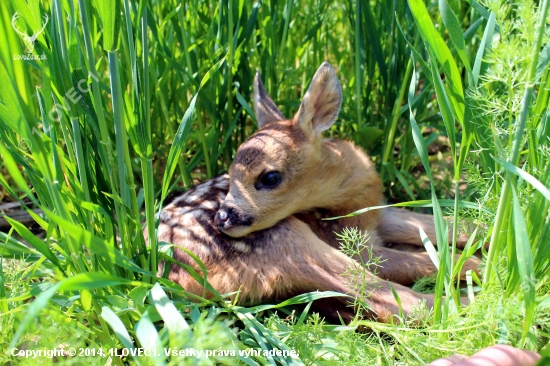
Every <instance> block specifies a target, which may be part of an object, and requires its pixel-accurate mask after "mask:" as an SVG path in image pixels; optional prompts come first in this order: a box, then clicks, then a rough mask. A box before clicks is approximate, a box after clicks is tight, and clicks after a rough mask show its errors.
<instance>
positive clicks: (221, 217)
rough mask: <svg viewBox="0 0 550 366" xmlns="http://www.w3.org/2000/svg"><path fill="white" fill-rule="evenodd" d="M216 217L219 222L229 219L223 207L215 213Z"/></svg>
mask: <svg viewBox="0 0 550 366" xmlns="http://www.w3.org/2000/svg"><path fill="white" fill-rule="evenodd" d="M217 219H218V220H219V221H220V222H226V221H227V220H229V215H228V214H227V212H226V211H225V210H224V209H220V210H219V211H218V214H217Z"/></svg>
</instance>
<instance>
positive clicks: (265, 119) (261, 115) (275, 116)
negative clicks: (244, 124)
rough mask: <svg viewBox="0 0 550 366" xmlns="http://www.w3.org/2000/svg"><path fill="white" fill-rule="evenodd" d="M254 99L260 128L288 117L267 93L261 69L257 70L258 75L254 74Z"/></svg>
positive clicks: (255, 112)
mask: <svg viewBox="0 0 550 366" xmlns="http://www.w3.org/2000/svg"><path fill="white" fill-rule="evenodd" d="M252 99H253V100H254V114H256V120H257V121H258V128H261V127H262V126H263V125H265V124H266V123H269V122H274V121H282V120H284V119H286V118H285V117H284V116H283V114H282V113H281V111H279V109H278V108H277V106H276V105H275V103H273V100H272V99H271V97H270V96H269V94H267V91H266V90H265V88H264V84H263V83H262V77H261V75H260V72H259V71H256V76H254V85H253V97H252Z"/></svg>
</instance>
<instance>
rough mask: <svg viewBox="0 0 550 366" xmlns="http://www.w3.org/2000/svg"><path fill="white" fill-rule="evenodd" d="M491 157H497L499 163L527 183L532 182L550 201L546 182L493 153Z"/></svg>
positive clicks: (549, 191) (549, 192)
mask: <svg viewBox="0 0 550 366" xmlns="http://www.w3.org/2000/svg"><path fill="white" fill-rule="evenodd" d="M491 157H492V158H493V159H495V161H496V162H497V163H499V164H500V165H502V166H503V167H504V169H506V170H507V171H509V172H510V173H512V174H515V175H517V176H518V177H520V178H521V179H523V180H524V181H526V182H527V183H529V184H531V185H532V186H533V188H535V189H536V190H537V191H539V192H540V194H542V195H543V196H544V198H546V199H547V200H549V201H550V189H548V188H547V187H546V186H545V185H544V184H542V183H541V182H540V181H539V180H538V179H537V178H535V177H533V176H532V175H531V174H529V173H527V172H526V171H525V170H523V169H520V168H518V167H517V166H515V165H513V164H510V163H508V162H507V161H504V160H502V159H499V158H497V157H494V156H492V155H491Z"/></svg>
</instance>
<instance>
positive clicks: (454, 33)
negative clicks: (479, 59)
mask: <svg viewBox="0 0 550 366" xmlns="http://www.w3.org/2000/svg"><path fill="white" fill-rule="evenodd" d="M439 11H440V12H441V18H442V19H443V24H445V27H446V28H447V30H448V31H449V36H450V38H451V41H452V42H453V44H454V46H455V48H456V51H457V53H458V56H460V59H461V60H462V62H463V63H464V66H465V67H466V70H468V73H469V74H471V72H472V68H471V67H470V62H469V60H468V56H466V44H465V42H464V35H463V34H462V29H461V28H460V23H459V21H458V19H457V18H456V15H455V13H454V12H453V10H452V9H451V7H450V6H449V4H448V3H447V0H439Z"/></svg>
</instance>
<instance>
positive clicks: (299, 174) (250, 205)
mask: <svg viewBox="0 0 550 366" xmlns="http://www.w3.org/2000/svg"><path fill="white" fill-rule="evenodd" d="M253 99H254V101H253V103H254V111H255V114H256V118H257V121H258V126H259V130H258V131H257V132H256V133H254V134H253V135H252V136H251V137H250V138H249V139H248V140H247V141H246V142H244V143H243V144H242V145H241V146H240V148H239V149H238V151H237V155H236V157H235V160H234V162H233V164H232V165H231V167H230V169H229V174H225V175H222V176H220V177H217V178H214V179H211V180H209V181H207V182H205V183H202V184H199V185H198V186H196V187H194V188H192V189H190V190H188V191H186V192H185V193H184V194H182V195H180V196H179V197H177V198H176V199H175V200H174V201H173V202H171V203H170V204H169V205H167V206H166V207H164V209H163V210H162V211H161V213H160V226H159V230H158V235H159V240H161V241H165V242H170V243H173V244H175V245H176V247H175V251H174V259H175V260H177V261H179V262H181V263H183V264H186V265H188V266H194V267H198V266H197V263H196V262H195V261H194V260H193V259H192V258H191V256H189V255H188V254H187V253H186V252H185V251H182V250H180V249H178V248H177V246H181V247H184V248H186V249H188V250H190V251H191V252H193V253H194V254H195V255H196V256H198V258H200V259H201V260H202V262H204V264H205V265H206V268H207V270H208V281H209V283H210V284H211V285H212V287H213V288H214V289H215V290H217V291H218V292H219V293H220V294H223V293H231V292H233V293H234V292H236V291H240V293H239V295H238V301H239V303H241V304H257V303H260V302H267V301H274V300H278V299H284V298H289V297H291V296H294V295H298V294H300V293H304V292H310V291H316V290H320V291H328V290H332V291H338V292H342V293H345V294H348V295H350V296H357V294H356V293H354V291H353V290H352V289H351V287H350V286H349V285H348V281H349V279H346V278H344V277H343V274H344V272H345V271H346V269H347V268H349V267H355V266H358V263H357V262H356V261H354V260H353V259H351V258H349V257H347V256H345V255H344V254H343V253H341V252H340V251H339V250H338V248H339V243H338V241H337V237H336V235H335V234H334V232H340V231H341V230H342V229H343V228H344V227H357V228H358V229H360V230H361V231H363V232H365V231H366V232H367V233H368V235H369V236H370V239H369V242H368V243H369V245H371V246H372V252H373V254H374V256H376V257H382V259H383V260H385V261H384V262H383V263H382V264H381V265H382V267H381V268H380V269H379V273H378V275H377V276H378V277H375V275H374V274H372V273H371V272H369V271H368V270H367V269H364V270H365V271H366V275H367V276H366V278H368V279H369V283H368V285H367V286H368V289H369V292H370V293H371V295H370V297H369V298H368V300H367V301H368V303H369V305H370V307H371V310H370V311H369V312H368V313H367V314H363V316H366V317H369V318H371V319H376V320H379V321H388V320H389V319H390V318H391V317H392V315H393V314H398V313H399V307H398V304H397V302H396V300H395V298H394V296H393V294H392V291H391V288H390V282H389V281H393V282H394V283H391V286H393V288H394V289H395V291H396V292H397V294H398V295H399V297H400V299H401V305H402V310H403V313H404V314H405V315H406V314H410V313H411V311H412V310H413V308H414V307H415V306H417V305H418V304H419V303H420V302H422V301H424V300H425V301H426V305H427V306H429V307H431V306H432V305H433V297H432V296H430V295H421V294H418V293H415V292H414V291H412V290H410V289H409V288H407V287H405V286H403V285H406V284H410V283H412V282H413V281H414V280H416V279H417V278H419V277H423V276H427V275H430V274H433V273H435V272H436V268H435V266H434V265H433V264H432V262H431V260H430V259H429V257H428V255H427V253H425V252H424V253H410V252H402V251H397V250H394V249H390V248H387V247H384V243H408V244H413V245H417V246H422V242H421V240H420V237H419V234H418V226H419V225H420V226H421V227H422V228H423V229H424V231H425V232H426V233H427V235H428V236H429V238H430V239H431V240H432V241H433V242H435V240H436V239H435V230H434V222H433V217H432V216H429V215H422V214H416V213H413V212H409V211H405V210H400V209H384V210H373V211H369V212H367V213H364V214H362V215H358V216H355V217H350V218H342V219H338V220H334V221H323V220H322V218H324V217H334V216H340V215H344V214H348V213H350V212H353V211H356V210H358V209H361V208H365V207H370V206H379V205H381V204H382V203H383V195H382V189H383V187H382V182H381V180H380V178H379V176H378V174H377V172H376V170H375V166H374V164H373V163H372V162H371V160H370V159H369V157H368V156H367V155H366V154H365V153H364V152H362V151H361V150H360V149H359V148H358V147H356V146H354V144H353V143H351V142H347V141H342V140H336V139H323V138H322V137H321V132H322V131H324V130H327V129H328V128H330V126H331V125H332V124H333V123H334V121H335V120H336V117H337V115H338V113H339V110H340V106H341V100H342V91H341V87H340V84H339V82H338V79H337V77H336V75H335V72H334V69H333V68H332V67H331V66H330V65H329V64H328V63H327V62H325V63H323V64H322V65H321V67H320V68H319V69H318V70H317V72H316V73H315V76H314V77H313V80H312V82H311V85H310V87H309V89H308V90H307V92H306V94H305V96H304V99H303V101H302V103H301V106H300V108H299V110H298V112H297V113H296V115H295V116H294V117H293V118H292V119H286V118H285V117H284V116H283V115H282V113H281V112H280V111H279V110H278V109H277V107H276V106H275V104H274V102H273V101H272V99H271V98H270V96H269V95H268V94H267V92H266V90H265V89H264V86H263V84H262V82H261V79H260V76H259V73H257V74H256V77H255V80H254V92H253ZM464 243H465V240H464V238H462V237H461V238H460V239H459V244H462V245H464ZM163 266H164V264H161V270H160V271H162V270H163V269H162V267H163ZM476 266H477V262H476V261H475V260H469V261H468V262H467V263H466V265H465V266H464V269H463V272H464V271H466V270H467V269H472V268H475V267H476ZM169 279H170V280H172V281H175V282H177V283H179V284H180V285H182V286H183V288H184V289H185V290H186V291H188V292H191V293H194V294H197V295H200V294H203V291H204V289H203V287H202V285H201V284H200V283H199V282H197V281H196V280H195V279H194V278H193V277H192V276H191V275H190V274H189V273H188V271H187V270H185V269H184V268H182V267H181V266H179V265H177V264H174V263H172V264H171V268H170V273H169ZM371 280H373V281H371ZM206 293H207V295H208V296H212V293H211V292H209V291H207V292H206ZM348 301H349V298H346V297H343V298H341V297H339V298H328V299H323V300H317V301H315V303H314V308H315V309H316V310H317V311H320V312H321V313H322V314H323V315H324V316H325V317H327V318H329V319H338V315H340V316H342V318H343V319H344V320H346V321H349V320H351V318H352V317H353V316H354V309H352V308H350V307H349V303H348Z"/></svg>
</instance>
